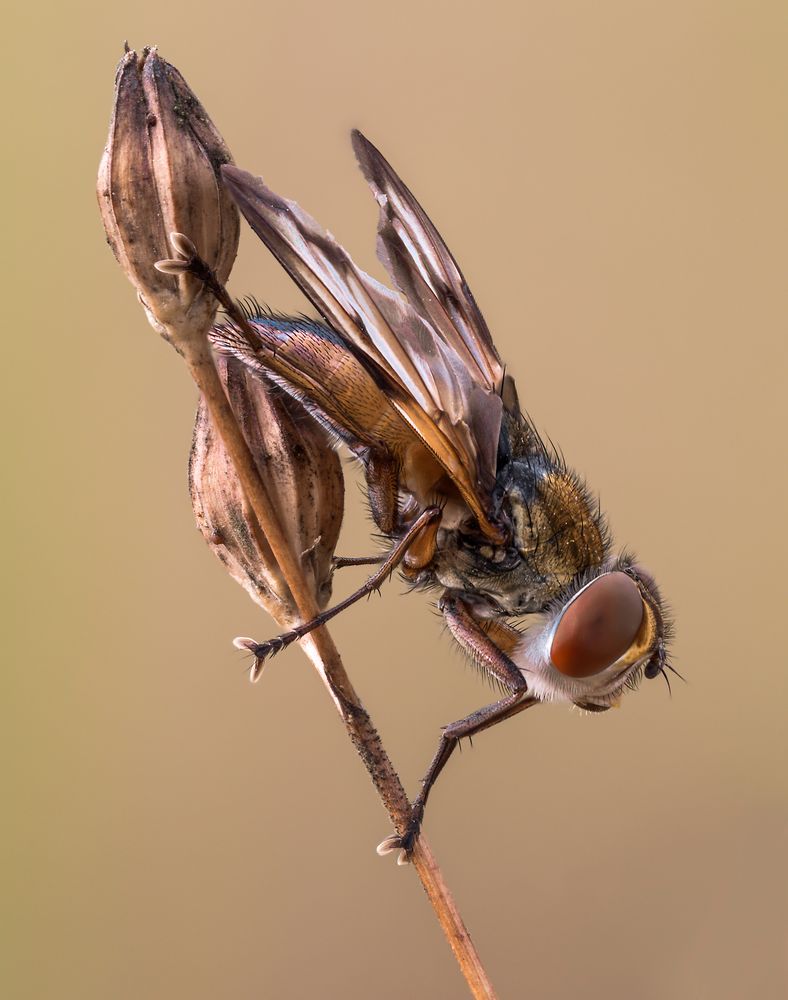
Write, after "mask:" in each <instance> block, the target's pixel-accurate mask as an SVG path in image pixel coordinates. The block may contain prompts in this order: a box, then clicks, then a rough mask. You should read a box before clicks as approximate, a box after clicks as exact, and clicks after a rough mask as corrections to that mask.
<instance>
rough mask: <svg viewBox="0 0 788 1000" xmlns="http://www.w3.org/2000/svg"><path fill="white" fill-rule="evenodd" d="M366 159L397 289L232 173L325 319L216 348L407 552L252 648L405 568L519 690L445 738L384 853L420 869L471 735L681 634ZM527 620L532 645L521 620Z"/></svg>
mask: <svg viewBox="0 0 788 1000" xmlns="http://www.w3.org/2000/svg"><path fill="white" fill-rule="evenodd" d="M353 146H354V149H355V152H356V156H357V158H358V161H359V164H360V166H361V169H362V171H363V173H364V176H365V177H366V179H367V181H368V182H369V184H370V187H371V188H372V191H373V193H374V195H375V198H376V200H377V202H378V205H379V208H380V221H379V227H378V252H379V256H380V258H381V260H382V262H383V264H384V265H385V267H386V269H387V271H388V273H389V274H390V276H391V278H392V280H393V282H394V284H395V286H396V288H397V291H396V292H394V291H392V290H391V289H389V288H387V287H385V286H383V285H381V284H380V283H379V282H377V281H375V280H374V279H373V278H371V277H370V276H369V275H367V274H365V273H364V272H363V271H361V270H359V269H358V268H357V267H356V266H355V264H354V263H353V262H352V261H351V259H350V257H349V256H348V254H347V253H346V252H345V251H344V250H343V249H342V247H341V246H339V244H338V243H337V242H336V241H335V240H334V239H333V237H332V236H331V235H330V234H328V233H327V232H325V231H324V230H323V229H321V228H320V226H319V225H318V224H317V223H316V222H315V221H314V220H313V219H312V218H310V217H309V216H308V215H307V214H306V213H305V212H303V211H302V210H301V209H300V208H299V207H298V206H297V205H296V204H295V203H294V202H290V201H286V200H284V199H283V198H281V197H279V196H278V195H276V194H274V192H273V191H271V190H269V189H268V188H267V187H266V186H265V185H264V183H263V182H262V181H261V180H260V179H258V178H255V177H253V176H252V175H250V174H248V173H245V172H244V171H242V170H238V169H237V168H235V167H228V166H226V167H224V168H223V170H222V173H223V178H224V182H225V184H226V186H227V188H228V190H229V191H230V192H231V194H232V196H233V198H234V199H235V201H236V202H237V204H238V206H239V208H240V209H241V211H242V212H243V214H244V215H245V216H246V219H247V220H248V222H249V224H250V225H251V226H252V228H253V229H254V231H255V232H256V233H257V235H258V236H259V237H260V239H261V240H262V241H263V243H265V245H266V246H267V247H268V248H269V250H270V251H271V252H272V253H273V255H274V256H275V257H276V259H277V260H278V261H279V263H280V264H281V265H282V266H283V267H284V268H285V269H286V270H287V271H288V273H289V274H290V276H291V277H292V278H293V279H294V281H295V282H296V284H297V285H298V286H299V287H300V288H301V290H302V291H303V292H304V293H305V295H306V296H307V298H308V299H309V300H310V301H311V302H312V304H313V306H314V307H315V308H316V309H317V310H318V312H319V314H320V315H321V316H322V317H323V319H324V321H325V322H323V323H321V322H314V321H311V320H309V319H305V318H282V317H276V316H273V315H268V314H265V313H262V312H259V314H254V315H251V316H250V325H251V328H252V330H253V331H254V334H255V341H254V345H253V346H250V344H249V341H248V339H247V337H246V336H241V335H240V332H239V330H238V329H237V328H235V327H234V326H233V324H232V323H225V324H223V325H221V326H219V327H217V328H215V330H214V332H213V344H214V346H215V347H216V348H217V349H218V350H220V351H222V352H225V353H228V354H231V355H234V356H235V357H237V358H238V359H239V360H240V361H241V362H242V363H243V364H244V365H246V366H247V367H248V368H249V369H251V370H252V371H255V372H258V373H260V374H261V375H262V376H264V377H265V378H267V379H271V380H273V381H274V382H275V383H277V384H278V385H279V386H280V387H281V388H282V389H284V390H285V391H286V392H288V393H290V394H292V395H293V396H295V397H296V398H298V399H299V400H300V401H301V402H302V403H304V404H305V406H306V407H307V408H308V410H309V411H310V412H311V413H312V414H313V415H314V416H315V417H316V418H317V419H318V420H319V421H320V422H321V423H322V424H323V425H324V426H326V427H327V428H328V429H330V431H331V432H332V433H333V434H334V435H335V436H336V438H337V439H338V440H339V441H341V442H342V443H343V444H345V445H346V446H347V448H348V449H349V450H350V451H351V452H352V454H353V455H355V456H356V457H357V458H358V459H359V460H360V462H361V463H362V465H363V467H364V471H365V475H366V483H367V490H368V495H369V504H370V508H371V511H372V516H373V519H374V521H375V524H376V526H377V528H378V529H379V530H380V532H382V533H383V534H384V535H386V536H388V537H390V538H391V539H392V542H393V547H392V549H391V551H390V553H389V554H388V555H387V556H385V557H384V558H383V559H381V560H368V561H369V562H374V561H379V562H380V563H381V565H380V568H379V570H378V571H377V572H376V573H375V574H374V576H373V577H372V578H371V579H370V581H369V582H368V584H367V585H365V586H364V587H363V588H361V590H359V591H358V592H357V593H355V594H353V595H352V596H351V597H350V598H348V599H347V600H346V601H343V602H342V603H341V604H340V605H338V606H337V607H335V608H332V609H330V610H328V611H326V612H324V613H323V614H322V615H321V616H320V617H319V618H318V619H316V620H315V621H312V622H307V623H305V624H304V625H301V626H299V627H297V628H295V629H293V630H292V631H291V632H288V633H286V634H284V635H282V636H279V637H278V638H276V639H273V640H271V641H270V642H267V643H260V644H258V645H256V646H255V647H254V652H255V655H256V656H257V658H258V660H259V661H262V660H263V659H264V658H265V657H266V656H267V655H269V654H270V653H272V652H276V651H277V650H279V649H281V648H283V647H284V646H285V645H287V644H288V643H290V642H292V641H294V640H295V639H298V638H300V637H301V636H303V635H305V634H306V633H307V632H308V631H310V629H312V628H314V627H316V626H317V625H319V624H322V623H324V622H325V621H327V620H328V619H329V618H331V617H333V615H334V614H336V613H338V611H340V610H343V609H344V608H346V607H347V606H349V605H350V604H351V603H353V601H355V600H357V599H358V598H359V597H361V596H363V595H364V594H366V593H369V591H370V590H371V589H372V588H373V587H375V586H377V585H378V584H379V583H380V582H381V580H382V579H384V578H385V577H386V576H387V575H388V574H390V573H391V571H392V570H393V569H394V568H395V567H396V566H398V565H399V566H400V568H401V570H402V572H403V573H404V575H405V576H406V578H407V579H408V580H409V581H411V582H412V583H413V584H414V585H419V586H425V587H429V588H438V589H440V591H441V594H440V597H439V607H440V610H441V612H442V613H443V615H444V618H445V620H446V623H447V625H448V628H449V630H450V632H451V634H452V635H453V636H454V638H455V639H456V640H457V642H458V643H459V644H460V645H461V646H462V647H463V649H464V650H465V651H466V652H467V653H468V654H469V655H470V656H471V657H472V658H473V659H474V660H475V661H476V662H477V663H478V664H479V665H480V666H482V667H483V668H484V670H485V671H486V672H487V673H488V674H489V676H490V678H491V679H493V680H494V681H495V682H496V683H497V685H498V686H499V687H500V688H501V689H502V690H503V692H504V694H503V696H502V697H501V698H499V699H498V700H497V701H495V702H493V703H492V704H490V705H487V706H486V707H485V708H482V709H480V710H479V711H477V712H474V713H473V714H472V715H470V716H468V717H467V718H465V719H461V720H459V721H458V722H455V723H453V724H452V725H450V726H448V727H446V729H445V730H444V731H443V734H442V736H441V740H440V744H439V747H438V751H437V753H436V755H435V758H434V759H433V761H432V763H431V765H430V767H429V769H428V771H427V774H426V776H425V778H424V782H423V786H422V790H421V793H420V794H419V796H418V798H417V799H416V800H415V802H414V805H413V814H412V818H411V823H410V826H409V829H408V832H407V833H406V835H405V836H404V837H392V838H389V839H388V841H386V842H384V845H381V846H382V847H385V849H392V850H393V849H400V850H403V851H404V854H403V857H405V856H406V855H407V853H408V852H409V850H410V848H411V847H412V845H413V842H414V839H415V837H416V836H417V835H418V830H419V826H420V823H421V820H422V816H423V812H424V806H425V803H426V800H427V796H428V795H429V792H430V788H431V787H432V784H433V783H434V781H435V779H436V778H437V776H438V774H439V772H440V771H441V769H442V768H443V766H444V765H445V763H446V761H447V760H448V759H449V757H450V755H451V753H452V751H453V749H454V748H455V746H456V745H457V742H458V741H459V740H460V739H461V738H462V737H464V736H473V735H474V734H475V733H478V732H480V731H481V730H483V729H486V728H488V727H489V726H492V725H494V724H496V723H497V722H500V721H502V720H503V719H506V718H509V717H510V716H513V715H516V714H517V713H518V712H521V711H523V710H524V709H526V708H528V707H530V706H532V705H535V704H538V703H539V702H541V701H566V702H570V703H572V704H575V705H578V706H580V707H581V708H584V709H586V710H588V711H594V712H600V711H604V710H605V709H607V708H609V707H610V706H611V705H612V704H614V703H615V702H616V701H617V700H618V698H619V697H620V696H621V694H622V693H623V692H624V691H625V689H626V688H632V687H634V686H635V685H636V684H637V681H638V680H639V678H640V677H641V675H645V676H646V677H655V676H656V675H657V674H658V673H661V672H662V673H664V672H665V670H666V669H668V663H667V654H666V643H667V639H668V636H669V633H670V626H669V623H668V622H667V620H666V616H665V612H664V610H663V605H662V602H661V599H660V595H659V591H658V589H657V587H656V585H655V583H654V581H653V580H652V578H651V577H650V575H649V574H648V573H647V572H646V571H645V570H643V569H642V568H641V567H640V566H639V565H638V564H637V563H636V562H635V561H634V560H633V559H632V558H630V557H629V556H627V555H622V556H614V555H612V554H611V551H610V539H609V537H608V533H607V530H606V528H605V522H604V518H603V516H602V515H601V513H600V511H599V509H598V504H597V502H596V500H595V499H594V498H593V497H592V496H591V494H590V493H589V492H588V490H587V489H586V487H585V486H584V484H583V483H582V482H581V481H580V480H579V479H578V477H577V476H576V475H575V474H574V473H573V472H572V471H571V470H569V469H568V468H567V467H566V466H565V464H564V463H563V461H562V460H561V459H560V458H559V457H558V456H557V455H556V454H555V452H554V450H553V449H552V448H548V447H546V446H545V444H544V443H543V442H542V440H541V438H540V437H539V435H538V433H537V432H536V430H535V429H534V427H533V426H532V424H531V423H530V421H529V420H528V418H527V417H526V416H525V415H524V414H523V412H522V411H521V409H520V405H519V403H518V398H517V393H516V390H515V386H514V382H513V380H512V378H511V376H510V375H508V374H506V373H505V371H504V367H503V364H502V363H501V360H500V358H499V356H498V353H497V351H496V349H495V345H494V344H493V341H492V337H491V336H490V332H489V330H488V328H487V324H486V323H485V321H484V318H483V317H482V315H481V312H480V311H479V309H478V307H477V305H476V302H475V300H474V298H473V295H472V294H471V292H470V290H469V288H468V286H467V284H466V282H465V279H464V277H463V275H462V273H461V271H460V269H459V268H458V266H457V263H456V261H455V260H454V257H453V256H452V255H451V253H450V252H449V250H448V248H447V247H446V245H445V243H444V242H443V240H442V239H441V236H440V234H439V233H438V231H437V230H436V229H435V227H434V226H433V224H432V223H431V222H430V220H429V218H428V217H427V215H426V214H425V212H424V210H423V209H422V208H421V206H420V205H419V203H418V202H417V201H416V199H415V198H414V197H413V195H412V194H411V192H410V191H409V190H408V188H407V187H406V186H405V185H404V184H403V183H402V181H401V180H400V179H399V177H398V176H397V175H396V173H395V172H394V171H393V170H392V168H391V166H390V165H389V164H388V163H387V161H386V160H385V159H384V158H383V157H382V156H381V154H380V153H379V152H378V150H377V149H375V147H374V146H372V144H371V143H369V142H368V141H367V140H366V139H365V138H364V137H363V136H362V135H361V134H360V133H358V132H354V133H353ZM253 312H254V313H257V311H256V310H253ZM521 616H528V626H527V628H525V630H521V629H520V628H518V627H516V626H515V625H514V624H512V623H511V622H510V621H509V619H512V618H514V619H517V618H520V617H521Z"/></svg>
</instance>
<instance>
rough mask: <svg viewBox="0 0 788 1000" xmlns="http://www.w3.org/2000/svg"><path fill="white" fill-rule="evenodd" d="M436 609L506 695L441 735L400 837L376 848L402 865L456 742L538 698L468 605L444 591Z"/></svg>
mask: <svg viewBox="0 0 788 1000" xmlns="http://www.w3.org/2000/svg"><path fill="white" fill-rule="evenodd" d="M440 608H441V611H442V612H443V615H444V617H445V619H446V624H447V625H448V626H449V630H450V631H451V633H452V635H453V636H454V638H455V639H456V640H457V642H458V643H459V644H460V645H461V646H462V647H463V648H464V649H465V650H466V652H468V653H469V654H470V655H471V656H472V657H473V659H474V660H475V661H476V662H477V663H478V664H479V665H480V666H482V667H483V668H484V669H485V670H487V672H488V673H489V674H490V675H491V677H493V678H494V679H495V680H496V681H497V682H498V683H499V684H501V685H502V686H503V687H504V688H505V689H506V690H508V691H509V694H507V695H505V696H504V697H503V698H501V699H500V700H499V701H496V702H493V703H492V704H490V705H486V706H485V707H484V708H480V709H479V710H478V711H476V712H473V713H471V715H468V716H466V718H464V719H459V720H458V721H457V722H452V723H451V725H449V726H446V727H445V729H444V730H443V733H442V734H441V738H440V743H439V744H438V749H437V751H436V752H435V756H434V757H433V758H432V761H431V763H430V766H429V767H428V768H427V773H426V774H425V775H424V778H423V779H422V787H421V791H420V792H419V794H418V796H417V797H416V799H415V800H414V802H413V806H412V808H411V814H410V820H409V821H408V826H407V829H406V830H405V833H404V834H403V835H402V836H398V835H393V836H391V837H387V838H386V840H384V841H383V843H382V844H381V845H380V847H379V848H378V852H379V853H381V854H388V853H389V852H390V851H394V850H399V851H400V857H399V861H400V863H401V864H405V863H406V862H407V860H408V856H409V855H410V853H411V851H412V850H413V845H414V844H415V842H416V839H417V837H418V835H419V830H420V828H421V823H422V820H423V818H424V809H425V807H426V805H427V799H428V798H429V794H430V791H431V790H432V787H433V785H434V784H435V782H436V780H437V778H438V775H439V774H440V773H441V771H442V770H443V768H444V767H445V766H446V764H447V762H448V760H449V758H450V757H451V755H452V753H453V752H454V750H455V748H456V747H457V744H458V743H459V742H460V740H461V739H462V738H463V737H466V736H467V737H473V736H475V735H476V734H477V733H481V732H483V731H484V730H485V729H489V728H490V727H491V726H495V725H497V724H498V723H499V722H503V720H504V719H510V718H511V717H512V716H514V715H518V714H519V713H520V712H524V711H525V709H526V708H530V707H531V706H532V705H535V704H537V699H536V698H534V697H532V696H530V695H529V694H528V685H527V684H526V681H525V678H524V677H523V675H522V673H521V672H520V671H519V670H518V669H517V667H516V666H515V664H514V663H513V662H512V660H510V659H509V657H508V656H507V655H506V653H505V652H504V651H503V650H502V649H501V648H500V646H499V645H498V644H497V643H496V642H494V641H493V640H492V639H491V638H490V635H488V633H487V631H486V630H485V628H484V627H483V625H482V624H481V623H480V622H479V621H478V620H477V619H476V618H475V617H474V616H473V615H472V614H471V612H470V609H469V608H468V605H467V604H466V603H465V602H464V601H463V600H462V599H461V598H460V597H458V596H456V595H453V594H451V593H450V592H447V593H446V594H444V596H443V598H442V599H441V602H440ZM488 627H489V626H488ZM491 630H494V633H495V634H496V638H500V639H501V641H502V643H501V644H502V645H503V644H506V645H509V646H513V645H514V639H513V637H514V636H518V635H519V634H518V633H517V632H516V631H515V630H514V629H511V628H510V627H509V626H506V625H502V624H500V623H495V624H494V626H493V629H491ZM507 640H508V641H507Z"/></svg>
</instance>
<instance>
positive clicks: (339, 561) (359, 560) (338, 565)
mask: <svg viewBox="0 0 788 1000" xmlns="http://www.w3.org/2000/svg"><path fill="white" fill-rule="evenodd" d="M385 559H386V556H385V555H380V556H335V557H334V569H344V568H345V567H346V566H380V564H381V563H382V562H383V561H384V560H385Z"/></svg>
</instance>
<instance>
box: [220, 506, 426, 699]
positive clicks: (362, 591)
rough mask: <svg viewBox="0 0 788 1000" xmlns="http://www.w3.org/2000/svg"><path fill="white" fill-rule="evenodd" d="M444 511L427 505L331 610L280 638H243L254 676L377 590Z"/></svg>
mask: <svg viewBox="0 0 788 1000" xmlns="http://www.w3.org/2000/svg"><path fill="white" fill-rule="evenodd" d="M440 515H441V509H440V507H427V509H426V510H424V511H422V513H421V514H419V516H418V517H417V518H416V520H415V521H414V522H413V524H412V525H411V526H410V527H409V528H408V530H407V531H406V533H405V534H404V535H403V537H402V538H401V539H400V540H399V541H398V542H397V544H396V545H395V546H394V548H393V549H392V550H391V551H390V552H389V554H388V555H387V556H386V557H385V559H384V560H383V562H382V563H381V566H380V569H379V570H378V571H377V572H376V573H373V574H372V576H371V577H370V578H369V579H368V580H367V581H366V583H364V584H363V585H362V586H361V587H359V589H358V590H356V591H354V593H352V594H351V595H350V596H349V597H346V598H345V600H344V601H340V602H339V604H336V605H334V607H333V608H329V609H328V610H327V611H322V612H321V613H320V614H319V615H317V616H316V617H315V618H313V619H312V620H311V621H308V622H304V624H303V625H296V627H295V628H293V629H290V631H289V632H283V633H282V634H281V635H278V636H276V638H274V639H269V640H268V642H251V641H249V640H243V641H242V642H241V643H240V644H242V645H243V648H244V649H248V650H249V651H250V652H251V653H253V654H254V657H255V664H254V668H253V670H252V680H257V678H258V676H259V675H260V672H261V670H262V666H263V662H264V661H265V659H266V657H268V656H270V655H272V654H273V653H278V652H280V651H281V650H283V649H284V648H285V647H286V646H289V645H290V643H292V642H295V641H296V639H303V637H304V636H305V635H308V634H309V633H310V632H311V631H313V629H316V628H319V627H320V626H321V625H325V624H326V622H328V621H331V619H332V618H334V617H336V615H338V614H339V613H340V612H341V611H345V610H346V609H347V608H349V607H350V606H351V605H352V604H355V603H356V601H359V600H361V598H362V597H366V595H367V594H371V593H372V591H373V590H377V589H378V588H379V587H380V585H381V584H382V583H383V581H384V580H385V579H386V577H388V576H390V575H391V573H393V571H394V570H395V569H396V568H397V566H399V564H400V563H401V562H402V560H403V558H404V557H405V553H406V552H407V551H408V548H409V546H410V545H411V543H412V542H413V541H414V539H415V538H417V537H418V535H419V533H420V532H421V531H423V530H425V528H428V527H429V525H430V523H431V522H432V521H434V520H435V519H436V518H439V517H440Z"/></svg>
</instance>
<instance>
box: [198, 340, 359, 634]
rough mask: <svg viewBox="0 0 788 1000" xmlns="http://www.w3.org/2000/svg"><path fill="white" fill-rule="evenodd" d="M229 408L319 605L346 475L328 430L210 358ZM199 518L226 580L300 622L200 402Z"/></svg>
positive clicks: (263, 385)
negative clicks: (227, 573) (238, 585)
mask: <svg viewBox="0 0 788 1000" xmlns="http://www.w3.org/2000/svg"><path fill="white" fill-rule="evenodd" d="M217 368H218V371H219V375H220V378H221V380H222V382H223V384H224V386H225V388H226V391H227V395H228V398H229V400H230V405H231V406H232V408H233V412H234V413H235V416H236V418H237V420H238V422H239V424H240V426H241V429H242V431H243V434H244V437H245V438H246V441H247V443H248V445H249V447H250V450H251V452H252V455H253V457H254V460H255V464H256V465H257V468H258V470H259V472H260V476H261V478H262V480H263V482H264V483H265V486H266V488H267V490H268V493H269V495H270V497H271V501H272V503H273V504H274V506H275V508H276V512H277V515H278V517H279V520H280V522H281V524H282V527H283V529H284V531H285V534H286V536H287V539H288V542H289V544H290V548H291V550H292V551H293V552H294V553H295V555H296V556H297V558H299V560H300V562H301V567H302V571H303V574H304V578H305V580H306V581H307V583H308V585H309V586H310V588H311V589H312V592H313V594H314V595H315V598H316V601H317V603H318V605H319V606H320V607H321V608H322V607H325V605H326V603H327V602H328V600H329V598H330V596H331V578H332V573H333V556H334V550H335V547H336V543H337V539H338V537H339V530H340V527H341V525H342V513H343V505H344V481H343V476H342V466H341V463H340V460H339V456H338V455H337V453H336V452H335V451H334V449H333V447H332V445H331V441H330V439H329V436H328V434H327V433H326V431H325V430H324V429H323V428H322V427H321V426H320V425H319V424H318V423H317V422H316V421H315V420H314V418H313V417H311V416H310V415H309V414H308V413H307V412H306V410H305V409H304V408H303V407H302V406H301V404H300V403H298V402H297V401H296V400H294V399H293V398H292V397H290V396H288V395H286V394H285V393H284V392H282V391H281V390H280V389H277V388H275V387H273V386H271V385H270V384H269V383H267V382H264V381H263V380H262V379H260V378H259V377H258V376H255V375H252V374H251V373H249V372H248V371H247V370H246V369H245V368H244V367H243V366H242V365H241V364H240V363H239V362H237V361H235V360H234V359H232V358H226V357H219V358H217ZM189 485H190V490H191V496H192V505H193V508H194V514H195V518H196V520H197V525H198V527H199V529H200V531H201V532H202V534H203V537H204V538H205V540H206V541H207V542H208V545H209V546H210V548H211V549H212V550H213V552H214V553H215V555H216V556H217V557H218V558H219V559H220V560H221V561H222V562H223V563H224V565H225V567H226V568H227V571H228V572H229V573H230V576H232V577H233V579H234V580H236V581H237V582H238V583H240V584H241V586H242V587H244V589H245V590H246V591H247V593H248V594H249V595H250V596H251V597H252V599H253V600H254V601H256V602H257V603H258V604H259V605H261V606H262V607H263V608H265V610H266V611H268V612H269V614H270V615H271V616H272V617H273V618H274V619H275V620H276V621H277V622H278V623H279V624H280V625H282V626H292V625H293V624H295V623H296V622H297V621H298V620H299V616H298V613H297V611H296V608H295V604H294V602H293V599H292V596H291V594H290V591H289V588H288V587H287V584H286V583H285V580H284V577H283V576H282V573H281V571H280V570H279V567H278V566H277V564H276V562H275V560H274V559H273V556H272V554H271V551H270V549H269V547H268V545H267V544H266V543H265V541H264V539H262V538H261V536H260V533H259V531H257V530H256V521H255V520H254V515H253V514H252V513H251V510H250V508H249V505H248V503H247V501H246V498H245V497H244V495H243V491H242V490H241V486H240V483H239V482H238V479H237V476H236V474H235V471H234V468H233V465H232V463H231V461H230V458H229V456H228V454H227V451H226V449H225V447H224V444H223V443H222V441H221V438H220V437H219V435H218V434H217V433H216V430H215V428H214V426H213V422H212V420H211V417H210V414H209V413H208V408H207V406H206V405H205V402H204V400H201V401H200V405H199V407H198V410H197V420H196V423H195V428H194V439H193V443H192V451H191V457H190V462H189Z"/></svg>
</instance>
